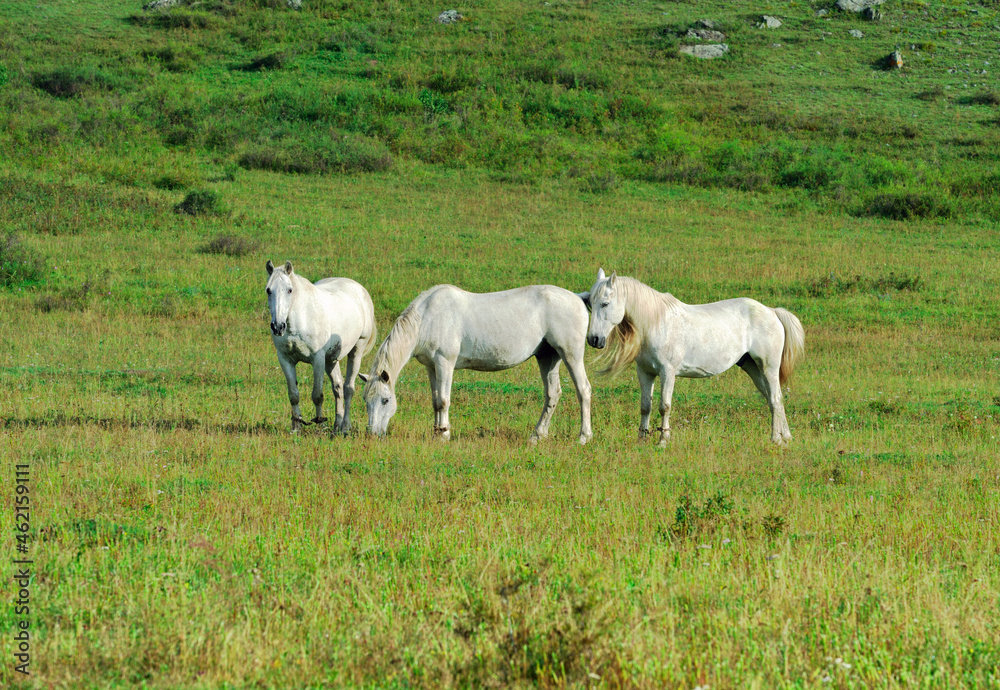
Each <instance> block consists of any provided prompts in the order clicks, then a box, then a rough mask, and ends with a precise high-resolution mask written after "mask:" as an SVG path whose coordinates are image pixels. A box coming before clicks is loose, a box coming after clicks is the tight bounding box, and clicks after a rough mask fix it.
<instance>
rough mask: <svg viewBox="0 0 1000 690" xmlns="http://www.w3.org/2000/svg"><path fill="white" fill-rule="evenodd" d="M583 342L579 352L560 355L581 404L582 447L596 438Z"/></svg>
mask: <svg viewBox="0 0 1000 690" xmlns="http://www.w3.org/2000/svg"><path fill="white" fill-rule="evenodd" d="M583 349H584V348H583V341H581V342H580V350H579V351H578V352H561V353H560V355H561V356H562V359H563V361H564V362H566V369H567V371H569V377H570V378H571V379H572V380H573V386H574V387H575V388H576V399H577V400H578V401H579V402H580V438H579V439H578V440H579V443H580V445H581V446H582V445H584V444H585V443H587V441H589V440H590V439H592V438H594V431H593V429H591V427H590V395H591V388H590V379H588V378H587V369H586V367H584V365H583Z"/></svg>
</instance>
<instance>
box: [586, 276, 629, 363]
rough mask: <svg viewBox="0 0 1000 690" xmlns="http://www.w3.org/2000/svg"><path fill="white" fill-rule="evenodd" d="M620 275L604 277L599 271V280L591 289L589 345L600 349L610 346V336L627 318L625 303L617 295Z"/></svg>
mask: <svg viewBox="0 0 1000 690" xmlns="http://www.w3.org/2000/svg"><path fill="white" fill-rule="evenodd" d="M617 280H618V274H617V273H614V272H612V274H611V277H606V276H605V275H604V269H603V268H601V269H598V271H597V280H596V281H595V282H594V285H593V287H591V288H590V298H589V299H590V327H589V328H588V329H587V344H588V345H590V346H591V347H596V348H598V349H601V348H603V347H604V346H605V345H607V344H608V336H609V335H610V334H611V331H613V330H614V328H615V326H617V325H618V324H620V323H621V322H622V319H624V318H625V301H624V300H622V299H620V297H619V296H618V295H617V294H616V289H615V283H616V281H617Z"/></svg>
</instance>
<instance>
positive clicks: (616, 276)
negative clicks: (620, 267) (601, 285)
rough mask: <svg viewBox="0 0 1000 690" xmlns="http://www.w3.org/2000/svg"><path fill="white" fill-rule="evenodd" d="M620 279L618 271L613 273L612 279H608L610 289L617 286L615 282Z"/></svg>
mask: <svg viewBox="0 0 1000 690" xmlns="http://www.w3.org/2000/svg"><path fill="white" fill-rule="evenodd" d="M617 279H618V271H611V277H610V278H608V287H609V288H612V287H614V286H615V280H617Z"/></svg>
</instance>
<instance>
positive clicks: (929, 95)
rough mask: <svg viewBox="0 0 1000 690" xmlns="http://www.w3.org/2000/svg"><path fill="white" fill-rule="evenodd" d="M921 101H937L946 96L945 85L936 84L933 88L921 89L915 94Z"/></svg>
mask: <svg viewBox="0 0 1000 690" xmlns="http://www.w3.org/2000/svg"><path fill="white" fill-rule="evenodd" d="M914 98H916V99H917V100H920V101H937V100H940V99H942V98H944V87H941V86H935V87H934V88H932V89H927V90H926V91H921V92H919V93H918V94H916V95H915V96H914Z"/></svg>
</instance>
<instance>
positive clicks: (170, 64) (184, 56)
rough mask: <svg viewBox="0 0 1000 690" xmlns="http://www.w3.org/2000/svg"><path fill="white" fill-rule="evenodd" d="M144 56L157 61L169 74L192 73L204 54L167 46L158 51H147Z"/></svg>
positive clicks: (191, 49) (190, 49) (143, 53)
mask: <svg viewBox="0 0 1000 690" xmlns="http://www.w3.org/2000/svg"><path fill="white" fill-rule="evenodd" d="M142 56H143V57H145V58H147V59H151V60H157V61H158V62H159V63H160V64H161V65H162V66H163V68H164V69H165V70H167V71H168V72H192V71H194V69H195V68H196V67H197V66H198V63H199V62H200V61H201V59H202V54H201V53H200V52H199V51H197V50H195V49H193V48H187V47H186V48H179V47H175V46H166V47H165V48H160V49H158V50H145V51H143V52H142Z"/></svg>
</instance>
